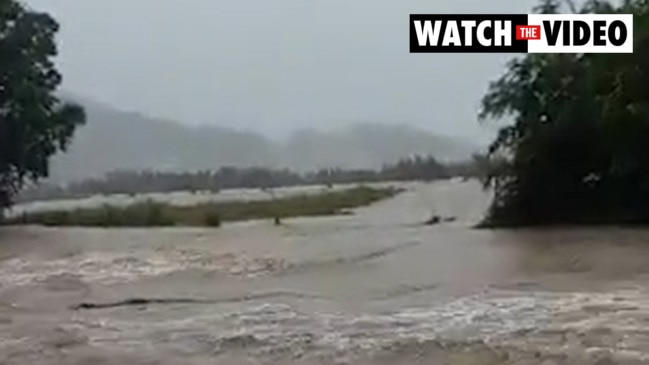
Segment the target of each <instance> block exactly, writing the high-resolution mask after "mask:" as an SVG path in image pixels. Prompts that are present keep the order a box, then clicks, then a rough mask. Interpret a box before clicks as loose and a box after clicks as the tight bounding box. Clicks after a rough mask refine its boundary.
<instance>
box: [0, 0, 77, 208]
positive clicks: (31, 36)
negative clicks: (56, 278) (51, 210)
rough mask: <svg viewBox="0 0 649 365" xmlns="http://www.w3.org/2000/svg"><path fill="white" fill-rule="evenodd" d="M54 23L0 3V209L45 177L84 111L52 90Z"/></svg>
mask: <svg viewBox="0 0 649 365" xmlns="http://www.w3.org/2000/svg"><path fill="white" fill-rule="evenodd" d="M58 29H59V25H58V23H57V22H56V21H55V20H54V19H53V18H52V17H51V16H49V15H48V14H45V13H40V12H36V11H33V10H31V9H29V8H27V7H26V5H24V4H22V3H20V2H18V1H15V0H1V1H0V211H1V210H2V208H3V207H8V206H9V205H10V203H11V198H12V196H13V195H14V194H15V193H16V192H17V191H18V190H19V189H20V188H21V187H22V186H23V185H24V184H25V183H26V182H27V181H30V180H31V181H36V180H39V179H41V178H44V177H47V175H48V162H49V158H50V157H51V156H52V155H53V154H55V153H56V152H57V151H61V150H65V149H66V147H67V145H68V144H69V142H70V140H71V138H72V136H73V134H74V131H75V129H76V127H77V126H79V125H81V124H83V123H84V122H85V113H84V111H83V109H82V108H81V107H79V106H77V105H73V104H69V103H64V102H63V101H61V100H60V99H59V98H57V97H56V95H55V92H56V89H57V87H58V86H59V84H60V83H61V75H60V74H59V72H57V70H56V67H55V65H54V62H53V58H54V57H55V56H56V55H57V47H56V42H55V35H56V33H57V31H58Z"/></svg>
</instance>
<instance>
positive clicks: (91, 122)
mask: <svg viewBox="0 0 649 365" xmlns="http://www.w3.org/2000/svg"><path fill="white" fill-rule="evenodd" d="M68 98H69V97H68ZM75 100H77V102H79V103H81V104H82V105H83V106H84V107H85V108H86V112H87V115H88V123H87V124H86V125H85V126H84V127H82V128H81V129H79V130H78V131H77V133H76V135H75V138H74V141H73V143H72V145H71V148H70V149H69V150H68V152H67V153H65V154H59V155H57V156H55V157H54V159H53V161H52V174H51V180H52V181H55V182H67V181H73V180H79V179H82V178H86V177H92V176H98V175H102V174H104V173H106V172H109V171H112V170H116V169H148V168H149V169H156V170H176V171H180V170H182V171H194V170H198V169H216V168H219V167H222V166H240V167H250V166H259V167H275V168H278V167H290V168H294V169H298V170H309V169H314V168H320V167H333V166H336V167H342V168H366V167H367V168H369V167H378V166H381V165H382V164H383V163H392V162H395V161H397V160H398V159H399V158H402V157H406V156H408V155H410V154H432V155H434V156H436V157H437V158H438V159H440V160H458V159H462V158H466V157H468V156H470V155H471V153H472V152H474V151H475V150H477V147H475V146H473V145H471V144H470V143H467V142H464V141H460V140H455V139H452V138H448V137H440V136H436V135H433V134H431V133H428V132H426V131H422V130H419V129H415V128H412V127H406V126H399V125H387V124H371V123H364V124H355V125H352V126H350V127H347V128H344V129H340V130H337V131H332V132H321V131H315V130H302V131H298V132H296V133H294V134H293V135H292V136H290V137H289V138H288V140H287V141H285V142H276V141H272V140H270V139H268V138H266V137H264V136H262V135H259V134H256V133H253V132H245V131H236V130H232V129H228V128H222V127H216V126H202V127H188V126H184V125H181V124H178V123H175V122H170V121H165V120H158V119H153V118H150V117H147V116H144V115H141V114H138V113H130V112H123V111H119V110H115V109H113V108H111V107H108V106H105V105H101V104H99V103H95V102H92V101H88V100H81V99H79V98H76V97H75Z"/></svg>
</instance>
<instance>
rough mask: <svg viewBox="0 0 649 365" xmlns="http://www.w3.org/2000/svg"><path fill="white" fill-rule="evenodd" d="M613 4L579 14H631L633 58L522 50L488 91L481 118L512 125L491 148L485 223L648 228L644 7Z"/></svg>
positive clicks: (648, 74)
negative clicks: (505, 119)
mask: <svg viewBox="0 0 649 365" xmlns="http://www.w3.org/2000/svg"><path fill="white" fill-rule="evenodd" d="M620 3H621V4H620V5H613V4H611V3H608V2H606V1H592V0H591V1H587V2H586V3H585V4H584V5H583V7H582V8H581V9H579V11H580V12H582V13H633V14H635V20H634V27H635V29H634V33H635V34H634V42H635V44H634V53H633V54H576V55H573V54H528V55H525V56H522V57H520V58H516V59H514V60H513V61H511V62H510V63H509V66H508V69H507V72H506V74H505V75H504V76H503V77H502V78H500V79H499V80H497V81H496V82H494V83H492V84H491V85H490V87H489V91H488V93H487V95H486V96H485V98H484V100H483V110H482V113H481V118H482V119H501V118H503V117H512V118H513V120H514V123H513V124H512V125H510V126H507V127H505V128H502V129H501V130H500V132H499V134H498V137H497V138H496V140H495V141H494V142H493V144H492V145H491V148H490V151H489V152H490V153H489V156H490V158H491V159H492V160H496V159H497V160H499V162H500V163H497V164H492V166H493V167H494V168H492V171H491V173H490V174H489V177H488V179H487V181H486V185H487V186H490V187H493V188H494V189H495V200H494V202H493V204H492V206H491V209H490V212H489V215H488V218H487V220H486V221H485V224H484V225H485V226H519V225H545V224H572V223H597V224H600V223H647V222H649V168H648V167H649V143H647V136H649V2H647V1H644V0H626V1H623V2H620ZM616 4H618V3H617V2H616ZM563 5H564V4H563V3H562V2H560V1H552V0H546V1H542V3H541V4H540V6H539V7H538V8H537V11H539V12H542V13H558V12H561V11H562V9H563ZM567 5H571V3H570V2H569V3H568V4H567ZM567 8H568V9H570V8H571V6H568V7H567Z"/></svg>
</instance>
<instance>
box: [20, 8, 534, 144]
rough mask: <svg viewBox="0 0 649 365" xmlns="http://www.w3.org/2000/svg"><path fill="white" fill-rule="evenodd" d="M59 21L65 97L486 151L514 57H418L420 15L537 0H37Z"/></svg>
mask: <svg viewBox="0 0 649 365" xmlns="http://www.w3.org/2000/svg"><path fill="white" fill-rule="evenodd" d="M27 3H28V4H30V5H31V6H32V7H34V8H36V9H42V10H47V11H49V12H51V13H52V14H53V15H55V16H56V17H57V19H58V20H59V21H60V23H61V25H62V29H61V33H60V38H59V42H60V57H59V65H60V68H61V71H62V73H63V74H64V76H65V77H64V84H63V89H64V90H67V91H70V92H73V93H75V94H77V95H82V96H84V97H88V98H91V99H94V100H98V101H101V102H104V103H107V104H109V105H111V106H114V107H117V108H120V109H125V110H132V111H139V112H143V113H145V114H147V115H151V116H155V117H163V118H166V119H171V120H175V121H178V122H180V123H185V124H210V125H219V126H225V127H233V128H237V129H247V130H254V131H256V132H260V133H263V134H265V135H267V136H271V137H284V136H286V135H287V134H288V133H289V132H291V131H294V130H296V129H300V128H305V127H308V128H317V129H325V130H326V129H330V128H335V127H339V126H342V125H347V124H350V123H354V122H368V121H370V122H379V123H398V124H409V125H413V126H417V127H422V128H425V129H427V130H430V131H433V132H436V133H439V134H442V135H452V136H459V137H463V138H466V139H469V140H471V141H474V142H478V143H481V144H484V143H486V142H488V140H489V138H490V137H491V136H492V135H493V132H494V128H493V127H491V128H490V127H488V126H480V125H479V124H478V123H477V121H476V114H477V111H478V107H479V101H480V98H481V96H482V95H483V94H484V92H485V90H486V86H487V83H488V81H490V80H492V79H494V78H495V77H497V76H498V75H499V74H500V73H501V72H502V71H503V63H504V62H505V61H506V60H507V59H508V58H509V57H510V56H511V55H504V56H503V55H493V54H492V55H476V54H468V55H413V54H409V52H408V16H409V14H411V13H527V12H529V11H530V9H531V7H532V6H533V5H534V2H533V1H530V0H499V1H495V2H485V1H482V0H452V1H451V0H444V1H395V0H390V1H385V0H380V1H377V0H358V1H353V2H350V1H342V0H330V1H297V0H292V1H291V0H279V1H250V0H245V1H213V0H189V1H172V0H136V1H132V0H115V1H99V0H84V1H72V0H28V1H27Z"/></svg>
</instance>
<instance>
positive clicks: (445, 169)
mask: <svg viewBox="0 0 649 365" xmlns="http://www.w3.org/2000/svg"><path fill="white" fill-rule="evenodd" d="M485 161H486V160H485V159H484V158H480V157H478V156H476V157H475V158H474V160H473V161H470V162H466V163H456V164H443V163H440V162H438V161H437V160H436V159H435V158H433V157H431V156H425V157H424V156H414V157H410V158H404V159H402V160H400V161H398V162H397V163H395V164H391V165H385V166H384V167H383V168H381V169H378V170H370V169H367V170H345V169H340V168H331V169H320V170H317V171H314V172H310V173H305V174H300V173H297V172H294V171H291V170H288V169H280V170H277V169H275V170H274V169H267V168H235V167H224V168H221V169H219V170H217V171H198V172H191V173H190V172H182V173H180V172H160V171H116V172H112V173H109V174H106V175H105V176H104V177H102V178H98V179H88V180H84V181H80V182H77V183H72V184H69V185H67V186H57V185H47V184H41V185H35V186H32V187H29V188H27V189H25V190H24V191H22V192H21V194H20V195H19V196H18V200H19V201H32V200H48V199H67V198H80V197H87V196H92V195H96V194H144V193H164V192H174V191H192V192H197V191H208V192H218V191H220V190H223V189H234V188H261V189H267V188H275V187H286V186H297V185H320V184H321V185H332V184H345V183H360V182H379V181H410V180H421V181H431V180H436V179H443V178H448V177H451V176H467V177H468V176H475V177H477V176H480V175H481V174H484V172H485V171H486V168H485V166H484V165H481V164H484V162H485Z"/></svg>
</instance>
